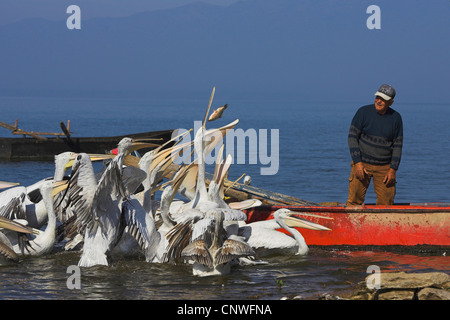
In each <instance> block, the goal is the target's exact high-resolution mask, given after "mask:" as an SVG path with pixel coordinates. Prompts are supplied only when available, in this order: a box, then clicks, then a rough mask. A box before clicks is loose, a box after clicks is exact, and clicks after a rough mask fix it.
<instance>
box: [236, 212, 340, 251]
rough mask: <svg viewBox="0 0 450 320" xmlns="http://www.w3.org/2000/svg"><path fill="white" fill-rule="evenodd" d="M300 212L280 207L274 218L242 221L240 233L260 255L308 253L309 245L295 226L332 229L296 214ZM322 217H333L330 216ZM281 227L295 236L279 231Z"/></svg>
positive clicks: (321, 229) (322, 229)
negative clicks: (249, 221)
mask: <svg viewBox="0 0 450 320" xmlns="http://www.w3.org/2000/svg"><path fill="white" fill-rule="evenodd" d="M298 214H300V215H302V214H301V213H300V212H294V211H290V210H289V209H285V208H283V209H278V210H277V211H275V212H274V213H273V216H274V219H270V220H264V221H258V222H252V223H249V224H243V223H241V225H240V227H239V233H238V234H239V235H240V236H242V237H244V239H245V240H246V241H247V243H248V244H249V245H250V246H251V247H252V248H253V249H255V251H256V253H257V255H258V256H260V257H262V256H266V255H269V254H295V255H306V254H308V251H309V248H308V245H307V244H306V242H305V239H304V238H303V236H302V235H301V233H300V232H299V231H298V230H296V229H295V228H294V227H300V228H306V229H312V230H320V231H326V230H330V229H329V228H327V227H324V226H321V225H319V224H316V223H313V222H311V221H308V220H305V219H302V218H300V217H298V216H296V215H298ZM311 216H314V215H311ZM316 217H320V216H316ZM321 218H325V219H331V218H328V217H321ZM280 228H284V229H285V230H286V231H288V232H289V233H290V234H291V235H292V236H293V237H292V236H289V235H287V234H285V233H283V232H280V231H277V229H280Z"/></svg>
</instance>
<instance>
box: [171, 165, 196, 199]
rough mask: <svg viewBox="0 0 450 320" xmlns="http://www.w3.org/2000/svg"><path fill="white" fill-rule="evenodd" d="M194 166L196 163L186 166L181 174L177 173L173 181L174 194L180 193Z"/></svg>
mask: <svg viewBox="0 0 450 320" xmlns="http://www.w3.org/2000/svg"><path fill="white" fill-rule="evenodd" d="M193 166H194V163H192V162H191V163H190V164H189V165H188V166H185V167H184V168H183V169H181V171H180V172H177V173H176V174H175V177H174V179H173V184H172V185H173V190H174V194H175V193H176V192H177V191H178V189H179V188H180V186H181V185H182V184H183V182H184V179H185V178H186V177H187V175H188V173H189V171H190V169H191V168H192V167H193Z"/></svg>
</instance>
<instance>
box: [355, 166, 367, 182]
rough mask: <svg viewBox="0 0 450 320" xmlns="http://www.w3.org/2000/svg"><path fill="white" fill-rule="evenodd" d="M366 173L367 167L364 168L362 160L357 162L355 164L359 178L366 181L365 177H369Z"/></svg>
mask: <svg viewBox="0 0 450 320" xmlns="http://www.w3.org/2000/svg"><path fill="white" fill-rule="evenodd" d="M366 174H367V171H366V168H364V165H363V163H362V162H358V163H357V164H355V175H356V178H357V179H358V180H360V181H364V180H365V179H367V176H366Z"/></svg>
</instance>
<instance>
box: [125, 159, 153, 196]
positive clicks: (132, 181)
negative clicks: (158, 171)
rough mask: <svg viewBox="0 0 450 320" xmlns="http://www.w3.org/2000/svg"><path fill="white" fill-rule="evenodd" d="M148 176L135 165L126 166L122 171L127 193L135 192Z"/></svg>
mask: <svg viewBox="0 0 450 320" xmlns="http://www.w3.org/2000/svg"><path fill="white" fill-rule="evenodd" d="M146 177H147V174H146V173H145V171H143V170H141V169H139V168H136V167H134V166H129V167H125V168H124V169H123V173H122V180H123V184H124V186H125V189H126V192H127V194H133V193H134V192H136V190H137V188H138V187H139V186H140V185H141V183H142V181H144V179H145V178H146Z"/></svg>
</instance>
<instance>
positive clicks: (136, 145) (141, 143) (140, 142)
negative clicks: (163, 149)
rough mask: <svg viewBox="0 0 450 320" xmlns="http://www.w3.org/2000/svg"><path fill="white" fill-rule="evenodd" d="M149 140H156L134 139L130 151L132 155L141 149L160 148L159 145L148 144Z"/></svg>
mask: <svg viewBox="0 0 450 320" xmlns="http://www.w3.org/2000/svg"><path fill="white" fill-rule="evenodd" d="M148 140H155V139H133V144H132V146H131V148H130V149H129V150H128V151H129V152H130V153H131V152H133V151H136V150H139V149H144V148H155V147H159V144H156V143H149V142H146V141H148Z"/></svg>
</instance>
